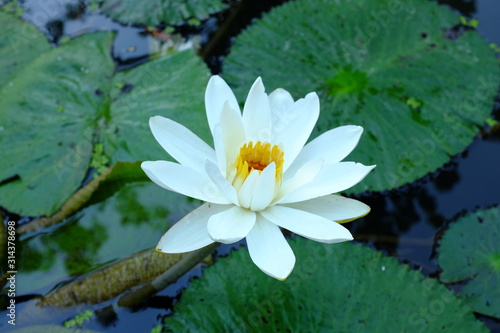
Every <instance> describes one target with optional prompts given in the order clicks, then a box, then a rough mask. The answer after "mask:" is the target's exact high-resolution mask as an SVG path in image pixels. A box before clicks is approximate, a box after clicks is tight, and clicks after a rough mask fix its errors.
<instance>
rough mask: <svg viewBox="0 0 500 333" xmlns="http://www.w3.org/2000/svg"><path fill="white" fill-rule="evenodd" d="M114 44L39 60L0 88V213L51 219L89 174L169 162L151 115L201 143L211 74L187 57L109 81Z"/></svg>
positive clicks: (85, 43) (74, 44)
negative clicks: (168, 120) (126, 164)
mask: <svg viewBox="0 0 500 333" xmlns="http://www.w3.org/2000/svg"><path fill="white" fill-rule="evenodd" d="M112 41H113V34H112V33H94V34H87V35H84V36H81V37H79V38H76V39H74V40H73V41H71V42H68V43H66V44H64V45H63V46H61V47H59V48H55V49H52V50H50V51H48V52H45V53H42V54H41V55H40V56H39V57H37V58H36V59H35V60H33V61H32V62H31V63H30V64H27V65H26V66H24V68H22V69H21V70H20V71H19V72H18V73H17V74H16V75H15V76H14V77H12V78H11V80H10V81H11V82H10V83H12V84H7V85H4V86H3V87H1V88H0V100H1V101H2V103H1V105H0V126H2V127H1V130H2V135H1V136H0V145H1V146H2V159H0V184H1V185H0V206H3V207H5V208H6V209H8V210H10V211H12V212H15V213H17V214H20V215H30V216H37V215H51V214H53V213H54V212H55V211H57V210H58V209H59V207H61V205H62V204H63V203H64V202H65V201H66V200H67V199H68V198H69V197H70V196H71V195H72V194H73V193H74V192H75V191H76V190H77V189H78V187H79V186H80V185H81V183H82V181H83V180H84V178H85V175H86V173H87V171H88V169H89V166H94V167H98V169H99V170H102V169H105V166H106V163H108V164H110V165H111V164H114V163H115V162H117V161H129V162H135V161H138V160H151V159H158V158H160V157H161V156H162V154H163V155H165V154H166V153H165V152H164V151H163V150H162V148H161V147H160V146H159V145H158V143H157V142H156V141H155V140H154V138H153V136H152V134H151V132H150V130H149V126H148V119H149V117H151V116H154V115H164V116H167V117H170V118H172V119H175V120H177V121H179V122H181V123H183V124H184V125H186V126H188V127H190V128H191V129H193V130H194V131H197V133H198V134H199V135H200V136H202V137H205V138H206V137H207V136H208V133H209V131H208V126H207V125H206V119H205V111H204V105H203V100H204V99H203V93H204V90H205V86H206V82H207V81H208V76H209V72H208V70H207V68H206V66H205V65H204V64H203V63H202V61H201V59H199V58H198V57H197V56H196V55H195V54H194V53H193V52H192V51H190V50H188V51H184V52H179V53H175V54H172V55H170V56H168V57H165V58H161V59H158V60H155V61H152V62H149V63H147V64H144V65H142V66H139V67H136V68H134V69H132V70H130V71H128V72H122V73H118V74H116V75H114V70H115V66H114V63H113V61H112V59H111V57H110V49H111V44H112ZM97 147H99V148H100V149H96V148H97Z"/></svg>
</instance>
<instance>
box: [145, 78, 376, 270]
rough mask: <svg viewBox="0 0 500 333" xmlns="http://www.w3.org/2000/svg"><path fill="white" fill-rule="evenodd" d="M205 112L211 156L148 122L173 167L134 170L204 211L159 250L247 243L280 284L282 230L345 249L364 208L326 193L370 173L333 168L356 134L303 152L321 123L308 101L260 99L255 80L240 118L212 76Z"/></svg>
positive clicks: (194, 141) (190, 139) (285, 253)
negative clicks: (211, 141) (350, 225)
mask: <svg viewBox="0 0 500 333" xmlns="http://www.w3.org/2000/svg"><path fill="white" fill-rule="evenodd" d="M205 105H206V112H207V118H208V124H209V127H210V131H211V132H212V136H213V139H214V147H215V149H213V148H212V147H210V146H209V145H208V144H207V143H205V142H204V141H202V140H201V139H200V138H199V137H198V136H196V135H195V134H194V133H193V132H191V131H190V130H189V129H187V128H186V127H184V126H182V125H180V124H178V123H176V122H174V121H172V120H170V119H167V118H163V117H160V116H156V117H152V118H151V119H150V127H151V131H152V132H153V135H154V137H155V138H156V140H157V141H158V142H159V143H160V145H161V146H162V147H163V148H164V149H165V150H166V151H167V152H168V153H169V154H170V155H171V156H172V157H173V158H174V159H175V160H177V161H178V162H179V164H178V163H173V162H167V161H146V162H143V163H142V169H143V170H144V171H145V172H146V174H147V175H148V177H149V178H151V180H152V181H153V182H155V183H156V184H158V185H159V186H162V187H164V188H166V189H168V190H170V191H174V192H178V193H181V194H184V195H187V196H190V197H193V198H196V199H200V200H203V201H205V202H206V203H205V204H203V205H202V206H200V207H199V208H197V209H196V210H194V211H193V212H191V213H190V214H188V215H187V216H186V217H184V218H183V219H182V220H180V221H179V222H178V223H176V224H175V225H174V226H172V227H171V228H170V229H169V230H168V231H167V233H166V234H165V235H164V236H163V237H162V238H161V240H160V242H159V243H158V246H157V250H158V251H160V252H165V253H182V252H188V251H193V250H196V249H199V248H202V247H204V246H207V245H209V244H211V243H213V242H221V243H226V244H227V243H233V242H236V241H239V240H241V239H243V238H245V237H246V241H247V245H248V250H249V253H250V257H251V258H252V260H253V262H254V263H255V264H256V265H257V266H258V267H259V268H260V269H261V270H262V271H264V272H265V273H266V274H268V275H270V276H272V277H274V278H277V279H285V278H286V277H287V276H288V275H289V274H290V272H291V271H292V269H293V266H294V264H295V256H294V254H293V252H292V250H291V248H290V246H289V245H288V243H287V241H286V240H285V238H284V236H283V234H282V232H281V230H280V227H282V228H285V229H288V230H290V231H292V232H294V233H296V234H299V235H302V236H304V237H307V238H310V239H312V240H315V241H318V242H323V243H337V242H342V241H347V240H352V235H351V233H350V232H349V230H347V229H346V228H345V227H343V226H342V225H341V224H339V223H338V222H342V221H349V220H352V219H355V218H358V217H360V216H363V215H366V214H367V213H368V212H369V211H370V208H369V207H368V206H367V205H365V204H363V203H361V202H359V201H356V200H353V199H349V198H344V197H342V196H340V195H335V194H332V193H337V192H340V191H344V190H346V189H348V188H350V187H352V186H354V185H355V184H357V183H358V182H359V181H361V180H362V179H363V178H364V177H365V176H366V175H367V174H368V173H369V172H370V171H371V170H372V169H373V167H374V166H364V165H362V164H360V163H354V162H341V161H342V160H343V159H344V158H345V157H346V156H347V155H348V154H349V153H350V152H351V151H352V150H353V149H354V147H355V146H356V145H357V144H358V141H359V138H360V136H361V133H362V132H363V129H362V128H361V127H359V126H352V125H348V126H342V127H338V128H335V129H332V130H330V131H328V132H326V133H324V134H322V135H320V136H319V137H317V138H316V139H314V140H312V141H311V142H310V143H308V144H307V145H305V143H306V141H307V139H308V138H309V135H310V134H311V131H312V130H313V127H314V125H315V124H316V121H317V119H318V116H319V99H318V96H317V95H316V93H309V94H308V95H307V96H306V97H305V98H302V99H299V100H297V101H295V102H294V100H293V98H292V96H291V95H290V94H289V93H288V92H287V91H286V90H283V89H277V90H275V91H274V92H272V93H271V94H270V95H267V94H266V93H265V90H264V85H263V84H262V80H261V79H260V78H258V79H257V80H256V81H255V83H254V84H253V86H252V87H251V89H250V92H249V93H248V97H247V100H246V103H245V106H244V108H243V113H241V111H240V107H239V105H238V102H237V101H236V98H235V96H234V94H233V92H232V91H231V89H230V88H229V86H228V85H227V84H226V82H224V80H222V79H221V78H220V77H219V76H212V78H211V79H210V81H209V82H208V86H207V89H206V93H205Z"/></svg>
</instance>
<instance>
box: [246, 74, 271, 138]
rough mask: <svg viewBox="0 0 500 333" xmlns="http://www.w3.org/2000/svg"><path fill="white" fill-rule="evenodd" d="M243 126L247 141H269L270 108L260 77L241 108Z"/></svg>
mask: <svg viewBox="0 0 500 333" xmlns="http://www.w3.org/2000/svg"><path fill="white" fill-rule="evenodd" d="M243 125H244V126H245V133H246V138H247V141H253V142H254V143H255V142H257V141H261V142H270V141H271V106H270V104H269V97H268V96H267V94H266V92H265V88H264V85H263V84H262V79H261V78H260V77H258V78H257V80H255V82H254V84H253V85H252V88H250V91H249V92H248V96H247V99H246V102H245V106H244V108H243Z"/></svg>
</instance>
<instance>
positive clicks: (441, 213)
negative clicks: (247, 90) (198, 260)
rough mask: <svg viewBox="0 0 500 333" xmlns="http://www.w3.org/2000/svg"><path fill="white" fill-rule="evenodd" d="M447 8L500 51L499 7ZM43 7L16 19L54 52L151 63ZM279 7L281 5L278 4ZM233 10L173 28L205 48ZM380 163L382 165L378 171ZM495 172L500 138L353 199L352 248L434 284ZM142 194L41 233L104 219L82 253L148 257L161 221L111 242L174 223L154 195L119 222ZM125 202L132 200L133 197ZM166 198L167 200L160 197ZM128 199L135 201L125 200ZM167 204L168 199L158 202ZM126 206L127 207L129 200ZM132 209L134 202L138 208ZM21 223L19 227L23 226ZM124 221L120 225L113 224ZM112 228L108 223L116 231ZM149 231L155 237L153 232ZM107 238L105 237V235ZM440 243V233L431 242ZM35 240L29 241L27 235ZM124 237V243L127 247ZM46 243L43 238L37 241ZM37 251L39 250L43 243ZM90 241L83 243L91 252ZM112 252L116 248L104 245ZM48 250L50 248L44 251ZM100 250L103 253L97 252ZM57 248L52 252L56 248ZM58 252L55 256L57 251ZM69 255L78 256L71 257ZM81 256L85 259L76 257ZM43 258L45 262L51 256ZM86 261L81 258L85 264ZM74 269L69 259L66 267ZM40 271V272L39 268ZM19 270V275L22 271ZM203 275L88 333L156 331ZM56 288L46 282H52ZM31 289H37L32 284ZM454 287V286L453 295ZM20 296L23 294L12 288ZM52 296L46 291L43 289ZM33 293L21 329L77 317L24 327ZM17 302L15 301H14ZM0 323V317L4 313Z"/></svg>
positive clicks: (66, 13)
mask: <svg viewBox="0 0 500 333" xmlns="http://www.w3.org/2000/svg"><path fill="white" fill-rule="evenodd" d="M439 2H440V3H444V4H447V5H449V6H451V7H452V8H454V10H456V11H458V12H460V14H461V15H464V16H467V17H471V18H477V19H479V21H480V25H479V27H478V29H477V31H478V32H479V33H480V34H481V35H482V36H484V37H485V39H486V40H487V41H488V42H492V43H496V44H497V45H500V2H499V1H496V0H478V1H452V0H449V1H439ZM40 3H41V2H40V1H36V0H30V1H25V2H24V3H23V7H24V8H25V9H26V11H25V14H24V15H23V16H22V17H23V18H24V19H26V20H28V21H30V22H32V23H34V24H35V25H36V26H37V27H38V28H39V29H40V30H41V31H43V32H45V33H46V35H47V36H48V38H49V39H50V40H51V41H53V42H55V43H58V42H60V41H61V40H62V39H63V38H64V37H65V36H68V37H75V36H78V35H80V34H83V33H87V32H92V31H100V30H106V31H108V30H114V31H117V36H116V39H115V42H114V48H113V58H114V59H115V61H116V63H117V65H118V68H119V69H126V68H131V67H133V66H136V65H138V64H140V63H142V62H144V61H147V60H148V55H149V54H150V53H153V52H155V51H156V50H157V47H158V45H157V42H156V41H155V38H154V37H152V36H151V35H150V34H147V33H145V30H144V28H143V27H139V26H130V25H129V26H124V25H121V24H119V23H116V22H114V21H112V20H111V19H110V18H107V17H106V16H104V15H102V14H99V13H98V12H97V13H96V12H89V11H88V10H87V9H86V8H85V6H82V4H81V3H79V2H76V1H71V0H64V1H63V0H59V1H57V2H56V1H54V2H53V3H54V5H53V6H51V7H50V8H51V10H50V12H47V11H46V9H43V7H42V6H41V5H40ZM274 3H275V4H277V3H280V1H274ZM234 6H236V4H232V7H231V8H229V9H228V10H226V11H224V12H222V13H219V14H218V15H213V16H212V17H211V18H209V19H208V20H206V21H203V22H201V25H200V26H190V25H182V26H179V27H177V28H176V30H177V31H179V32H181V33H182V34H183V36H184V37H188V38H192V37H193V36H194V35H197V34H200V40H201V42H202V45H204V43H206V42H207V41H208V40H209V39H210V36H213V34H214V32H215V31H216V30H217V29H218V27H219V26H220V24H221V22H223V21H224V20H225V19H227V17H228V16H229V15H230V13H231V11H232V10H233V8H234ZM264 9H265V10H267V9H268V8H256V9H255V11H254V12H253V13H252V15H251V16H257V15H258V12H259V11H260V10H264ZM248 19H249V18H245V19H242V20H241V22H240V24H239V26H234V27H233V30H232V31H229V34H230V35H228V36H226V39H225V40H223V41H222V42H221V43H220V44H219V45H216V47H215V49H214V52H213V53H212V54H209V55H207V57H206V59H207V63H208V65H209V66H210V68H211V69H212V71H213V72H214V73H218V72H219V71H220V69H221V67H222V70H223V58H222V57H223V56H224V55H225V54H226V53H227V52H230V49H228V47H229V46H230V38H231V37H232V36H231V34H236V33H237V32H238V31H239V30H240V29H242V28H243V25H244V24H245V22H248V21H246V20H248ZM494 115H495V117H496V119H497V120H498V119H500V99H498V98H497V102H496V104H495V110H494ZM381 163H383V162H381ZM499 166H500V135H499V133H498V132H497V133H486V134H485V135H484V137H481V136H478V137H477V138H476V139H475V141H474V142H473V144H472V145H471V146H470V147H468V148H467V149H466V150H465V151H464V152H463V153H462V154H460V155H458V156H455V157H453V158H452V160H451V162H450V163H448V164H447V165H445V166H444V167H443V168H441V169H440V170H438V171H436V172H434V173H433V174H431V175H427V176H425V177H424V178H423V179H421V180H418V181H417V182H415V183H413V184H410V185H406V186H404V187H403V188H400V189H398V190H394V191H390V192H389V193H381V194H364V195H360V196H357V197H358V198H359V199H360V200H361V201H363V202H365V203H367V204H368V205H370V206H371V207H372V212H371V213H370V214H369V215H368V216H367V217H365V218H363V219H360V220H357V221H355V222H353V223H351V224H350V226H349V228H350V230H351V231H352V232H353V234H354V236H355V239H356V240H358V241H362V242H368V243H369V244H372V245H373V246H374V247H375V248H377V249H380V250H382V251H384V253H386V254H387V255H391V256H396V257H397V258H399V259H401V260H403V261H407V262H408V263H409V264H410V265H411V266H412V267H415V268H420V269H421V270H422V272H423V273H424V274H425V275H427V276H431V277H433V276H435V275H436V273H437V272H438V270H439V268H438V267H437V264H436V260H435V245H436V239H435V235H436V231H439V230H442V229H443V227H445V226H446V225H447V223H449V222H450V221H453V219H454V218H455V217H456V216H457V215H459V214H463V212H464V211H474V210H476V209H478V208H487V207H490V206H492V205H495V204H499V197H500V196H499V188H500V177H499ZM147 187H148V189H147V191H142V192H140V193H141V195H142V197H140V198H130V197H128V196H127V194H126V191H125V192H124V193H125V194H120V193H118V194H117V195H115V197H114V199H113V200H112V201H110V202H107V203H106V205H101V206H100V208H99V209H96V210H94V211H92V210H90V211H86V212H85V214H84V216H82V215H81V214H80V215H78V214H77V216H76V217H75V218H74V219H75V220H79V223H80V225H82V226H83V227H82V228H83V229H81V230H75V229H71V228H69V227H71V221H70V222H68V223H66V224H68V225H69V227H68V228H69V229H71V230H70V232H71V233H73V234H69V235H68V234H67V233H68V230H69V229H68V228H65V227H58V228H51V229H49V230H44V231H43V232H44V233H47V234H49V233H50V234H51V238H52V239H55V241H54V242H55V243H57V235H61V236H62V237H69V236H71V235H73V236H74V237H80V236H82V235H85V233H86V231H85V230H92V228H94V227H96V226H97V225H98V224H96V223H95V221H96V220H99V219H103V220H104V218H103V216H105V220H106V221H108V222H109V223H110V224H109V225H107V226H106V228H107V236H106V237H103V238H102V239H96V238H95V237H94V234H93V233H92V234H88V237H87V238H83V239H82V247H85V246H89V245H90V247H93V248H94V249H95V253H94V255H93V256H92V255H91V256H89V257H90V258H92V257H94V258H95V257H99V258H100V259H101V260H103V258H106V257H108V258H109V260H112V259H113V258H115V257H116V256H120V252H119V248H120V245H122V244H123V243H124V242H125V243H126V242H133V243H134V248H135V249H136V250H139V249H144V248H148V247H151V246H154V245H155V244H156V242H155V241H153V242H152V243H151V239H154V238H155V235H157V236H156V237H157V238H159V237H160V236H161V234H162V231H160V230H162V229H164V227H163V226H162V224H161V222H159V223H158V225H156V226H154V227H153V228H151V226H147V227H146V226H140V225H134V226H133V228H131V229H130V231H129V232H127V231H124V232H123V234H124V235H125V236H122V235H114V234H113V232H116V231H117V230H122V228H123V227H124V226H126V225H127V224H128V225H133V224H134V216H141V214H150V215H151V214H153V215H155V214H156V215H157V216H155V218H157V219H158V221H162V219H163V216H165V215H168V220H169V221H175V220H176V219H178V218H180V217H181V216H182V214H181V213H179V212H176V213H175V214H173V215H172V214H169V207H163V208H162V201H163V200H161V198H160V197H159V195H157V196H155V199H154V200H156V202H155V205H156V207H158V209H157V210H156V211H155V212H153V213H152V212H145V211H141V210H140V208H138V209H137V210H136V211H133V210H130V211H127V210H121V211H127V212H128V214H129V215H127V216H120V215H119V214H118V213H117V211H119V210H120V209H121V208H120V209H116V208H115V207H114V206H120V207H127V205H129V204H130V202H141V201H149V200H152V199H151V196H150V195H146V194H145V193H146V192H148V191H151V188H153V187H154V186H149V185H147ZM130 193H133V192H132V191H131V192H130ZM155 193H161V195H163V196H165V192H164V191H158V192H155ZM130 196H133V194H130ZM163 198H164V197H163ZM127 200H128V201H127ZM134 200H135V201H134ZM173 200H174V201H175V200H184V201H183V203H185V205H188V206H192V207H194V206H196V202H192V201H189V200H186V199H183V198H180V197H175V198H174V199H173ZM17 218H19V217H16V216H14V215H7V216H6V220H9V219H10V220H12V219H17ZM25 220H26V219H23V218H20V222H23V221H25ZM118 220H119V221H121V225H120V224H118V223H117V222H116V221H118ZM113 221H114V222H113ZM152 229H153V230H152ZM136 232H140V233H141V234H143V233H144V234H147V235H148V237H146V236H145V237H141V238H137V237H136V236H135V235H136ZM104 234H106V232H104ZM437 234H438V235H439V233H437ZM30 237H35V235H30ZM127 237H128V238H127ZM41 239H43V237H40V241H41ZM41 242H42V243H43V241H41ZM87 242H89V243H87ZM104 243H106V249H107V250H106V253H99V249H100V247H101V246H102V245H103V244H104ZM110 244H114V245H110ZM45 245H46V244H45ZM102 247H104V246H102ZM233 247H235V246H232V247H231V246H225V247H223V248H221V249H219V252H220V253H222V254H226V253H227V252H228V251H229V250H230V249H231V248H233ZM53 248H57V246H55V247H53ZM110 248H113V249H116V252H113V251H109V249H110ZM59 249H60V248H59ZM71 250H74V249H71ZM82 251H83V250H82ZM42 255H48V254H47V253H45V254H42ZM50 255H51V256H52V259H51V260H55V261H56V262H57V264H55V265H54V264H53V263H52V265H54V266H52V267H56V266H58V265H59V266H64V265H65V263H66V264H67V263H68V256H72V255H73V256H76V257H78V256H79V254H78V253H76V254H75V253H73V254H71V253H69V252H68V253H64V251H62V252H61V251H59V252H57V251H56V252H55V253H51V254H50ZM85 256H86V255H85ZM70 262H71V260H70ZM83 267H93V263H91V262H90V263H84V264H83ZM39 268H40V269H42V268H41V267H39ZM80 269H81V268H79V267H76V268H75V267H68V266H67V265H66V266H65V267H58V268H57V269H55V270H56V271H58V272H64V271H65V272H66V273H67V274H69V273H71V272H79V271H80ZM21 270H22V268H21ZM53 271H54V270H53V269H51V270H48V271H47V272H45V273H44V274H42V275H40V274H39V272H38V273H37V271H36V269H35V270H34V273H35V274H34V275H33V276H37V277H38V278H39V277H40V276H45V280H43V279H42V280H39V281H36V284H39V285H40V287H39V288H32V289H31V290H30V294H36V293H45V292H47V291H48V289H47V288H48V287H50V288H51V287H54V286H55V284H54V281H64V280H66V279H67V278H68V276H62V275H61V276H58V277H57V278H56V279H54V276H53V275H52V273H53ZM200 274H201V271H200V269H195V271H194V272H192V273H190V274H188V276H185V277H183V278H182V279H181V280H180V281H179V282H178V283H177V284H175V285H173V286H170V287H169V288H167V289H165V290H164V291H162V292H161V293H159V294H158V295H157V296H155V297H153V298H152V299H151V300H150V301H149V302H148V304H147V307H146V308H144V309H141V310H139V311H136V312H127V311H125V310H122V312H120V313H118V316H117V317H116V318H112V319H111V320H110V321H109V322H102V321H101V322H100V321H96V320H93V321H92V322H91V323H89V324H86V325H85V328H88V329H95V330H97V331H106V332H124V331H130V332H149V331H150V330H151V329H152V328H153V327H155V326H157V325H158V324H159V323H161V318H162V317H163V316H165V315H168V314H169V313H170V311H171V310H170V306H171V304H172V302H173V299H175V298H176V297H178V294H179V291H180V290H181V289H182V288H183V287H184V286H186V285H187V284H188V280H189V279H190V278H191V277H192V276H200ZM23 281H25V283H29V282H28V281H29V275H28V276H27V277H26V279H25V280H22V279H20V280H19V282H18V283H22V282H23ZM48 281H52V283H48ZM33 282H34V281H33ZM456 287H457V288H459V287H460V286H456ZM18 288H19V290H22V288H23V287H22V286H21V285H18ZM49 290H50V289H49ZM30 294H24V295H23V294H19V295H20V297H18V302H19V307H18V310H17V311H18V314H19V319H18V320H19V324H20V325H26V324H34V323H57V324H60V323H62V322H63V321H64V320H66V319H68V316H69V315H74V313H76V312H75V311H73V312H72V311H65V310H61V311H57V312H56V311H54V312H48V313H47V312H45V313H40V314H39V315H38V314H36V313H32V316H30V321H31V322H25V320H26V319H23V317H22V316H23V310H24V309H23V308H25V307H27V306H29V301H28V300H29V299H30V298H31V296H30ZM19 295H18V296H19ZM2 316H3V312H2ZM480 318H481V320H483V321H484V322H485V323H486V324H487V325H488V327H489V328H490V329H492V331H494V332H500V324H499V323H498V321H495V320H493V319H489V318H486V317H480ZM7 329H10V327H9V325H7V324H6V322H5V321H4V320H2V321H0V330H1V331H2V332H5V331H7Z"/></svg>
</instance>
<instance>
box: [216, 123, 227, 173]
mask: <svg viewBox="0 0 500 333" xmlns="http://www.w3.org/2000/svg"><path fill="white" fill-rule="evenodd" d="M213 138H214V147H215V156H216V157H217V165H218V166H219V170H220V172H221V173H222V174H223V175H224V177H226V176H227V160H226V147H225V144H224V135H223V134H222V125H221V123H217V124H215V126H214V129H213Z"/></svg>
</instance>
